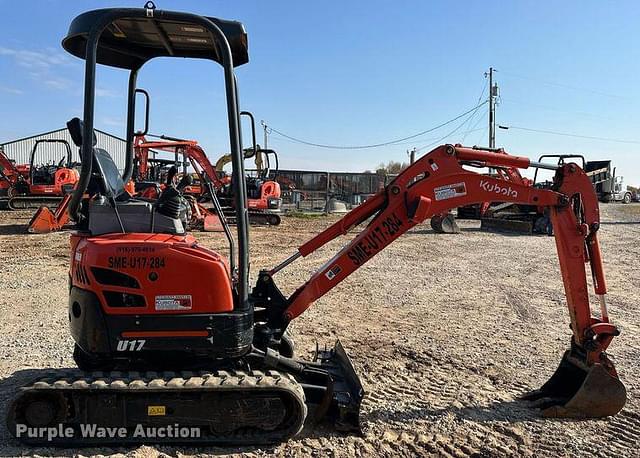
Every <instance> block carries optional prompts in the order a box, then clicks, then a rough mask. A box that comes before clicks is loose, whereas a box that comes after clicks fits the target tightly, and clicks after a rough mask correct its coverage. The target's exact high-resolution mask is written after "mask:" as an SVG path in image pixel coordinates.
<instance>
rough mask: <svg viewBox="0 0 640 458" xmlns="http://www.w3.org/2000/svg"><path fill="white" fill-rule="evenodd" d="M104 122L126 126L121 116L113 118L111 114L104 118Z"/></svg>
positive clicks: (105, 123)
mask: <svg viewBox="0 0 640 458" xmlns="http://www.w3.org/2000/svg"><path fill="white" fill-rule="evenodd" d="M102 124H104V125H105V126H116V127H122V126H124V120H123V119H121V118H111V117H109V116H105V117H104V118H102Z"/></svg>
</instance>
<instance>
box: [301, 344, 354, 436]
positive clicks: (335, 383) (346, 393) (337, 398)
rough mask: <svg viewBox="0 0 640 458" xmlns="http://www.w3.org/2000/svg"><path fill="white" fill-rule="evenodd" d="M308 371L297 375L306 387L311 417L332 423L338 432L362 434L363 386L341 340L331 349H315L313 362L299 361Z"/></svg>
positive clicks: (317, 420)
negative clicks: (361, 407)
mask: <svg viewBox="0 0 640 458" xmlns="http://www.w3.org/2000/svg"><path fill="white" fill-rule="evenodd" d="M296 362H297V363H298V364H302V365H303V366H304V367H305V369H304V371H302V373H301V374H297V378H298V381H299V382H300V384H301V385H302V387H303V388H304V392H305V397H306V400H307V404H308V405H309V407H310V409H311V410H310V416H312V415H313V418H314V419H315V421H316V422H321V421H328V422H330V423H333V424H334V426H335V428H336V429H337V430H338V431H344V432H357V433H359V432H361V429H360V406H361V404H362V399H363V398H364V394H365V393H364V389H363V388H362V383H361V382H360V379H359V377H358V374H356V371H355V369H354V368H353V365H352V364H351V360H350V359H349V356H348V355H347V353H346V351H345V350H344V348H343V347H342V344H341V343H340V341H339V340H338V341H337V342H336V344H335V347H334V348H332V349H331V350H327V349H325V350H318V349H316V357H315V359H314V361H313V362H308V361H301V360H296Z"/></svg>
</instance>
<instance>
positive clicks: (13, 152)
mask: <svg viewBox="0 0 640 458" xmlns="http://www.w3.org/2000/svg"><path fill="white" fill-rule="evenodd" d="M95 132H96V137H97V139H98V144H97V146H98V148H103V149H105V150H106V151H108V152H109V154H111V157H113V160H114V161H115V163H116V165H117V166H118V168H119V169H120V170H123V169H124V164H125V155H126V145H127V143H126V141H125V140H124V139H122V138H119V137H116V136H115V135H111V134H109V133H107V132H103V131H101V130H97V129H95ZM43 139H59V140H66V141H67V142H68V143H69V145H70V146H71V151H72V154H73V158H72V161H74V162H80V156H79V155H78V148H77V147H76V146H75V145H74V144H73V141H72V140H71V135H69V131H68V130H67V129H66V128H63V129H58V130H52V131H51V132H45V133H43V134H38V135H33V136H31V137H25V138H19V139H17V140H11V141H8V142H6V143H0V147H1V148H2V149H3V151H4V153H5V154H6V155H7V157H8V158H9V159H12V160H14V161H15V163H16V164H28V163H29V156H30V155H31V150H32V149H33V145H35V143H36V140H43ZM62 148H63V145H60V144H55V143H43V144H41V146H39V147H38V154H37V161H38V163H44V164H46V163H57V162H58V161H60V158H61V157H62V155H63V154H64V152H63V149H62Z"/></svg>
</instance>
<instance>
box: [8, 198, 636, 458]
mask: <svg viewBox="0 0 640 458" xmlns="http://www.w3.org/2000/svg"><path fill="white" fill-rule="evenodd" d="M602 213H603V224H602V229H601V236H600V237H601V244H602V251H603V255H604V262H605V270H606V274H607V281H608V287H609V297H608V300H609V304H610V315H611V317H612V319H613V320H614V321H615V322H616V323H617V324H618V325H619V326H620V328H621V329H622V335H621V336H620V337H618V338H616V339H615V340H614V342H613V344H612V345H611V347H610V353H611V355H612V356H613V357H614V358H615V361H616V365H617V368H618V371H619V373H620V376H621V379H622V380H623V382H624V383H625V385H626V387H627V390H628V394H629V400H628V403H627V406H626V407H625V409H624V410H623V411H622V412H621V413H620V414H618V415H617V416H616V417H614V418H609V419H605V420H590V421H571V420H549V419H542V418H540V417H539V416H538V415H537V414H536V412H534V411H531V410H529V409H528V408H527V407H526V405H525V404H524V403H522V402H519V401H517V397H518V395H520V394H522V393H524V392H525V391H528V390H531V389H534V388H537V387H539V386H540V385H541V384H542V383H543V382H544V381H545V380H546V378H548V376H549V375H550V374H551V373H552V372H553V370H554V369H555V367H556V365H557V364H558V362H559V360H560V357H561V355H562V352H563V350H564V349H565V348H566V347H567V344H568V342H569V338H570V331H569V329H568V322H569V319H568V316H567V311H566V307H565V305H564V294H563V291H562V283H561V280H560V274H559V269H558V264H557V261H556V255H555V245H554V241H553V238H550V237H546V236H533V237H527V236H510V235H498V234H488V233H484V232H481V231H480V230H479V229H478V224H477V223H476V222H473V221H463V222H462V226H463V228H464V232H463V233H462V234H460V235H437V234H434V233H433V232H432V231H431V230H430V229H429V228H428V226H427V225H425V226H421V227H418V228H415V229H414V230H412V231H411V232H410V233H408V234H406V235H405V236H403V237H402V238H400V239H399V240H398V241H396V242H395V243H394V244H393V245H391V246H390V247H389V248H388V249H386V250H384V251H383V252H382V253H380V254H379V255H378V256H377V257H375V258H374V259H372V260H371V261H370V262H369V263H367V264H366V265H365V266H364V267H363V268H361V269H360V270H358V271H357V272H356V273H354V274H353V275H352V276H351V277H350V278H349V279H347V280H346V281H344V282H343V283H342V284H340V285H338V286H337V287H336V288H335V289H334V290H333V291H331V292H330V293H329V294H327V295H326V296H325V297H323V298H322V299H320V300H319V301H318V302H317V303H316V304H315V305H314V306H313V307H311V308H310V309H309V310H308V311H307V312H306V313H305V314H304V315H303V316H302V317H300V318H299V319H298V320H297V321H296V322H295V323H294V324H293V325H292V333H293V336H294V338H295V340H296V344H297V348H298V353H299V354H300V355H302V356H305V355H310V354H311V349H312V348H313V347H314V345H315V342H316V340H317V341H319V342H320V343H321V344H323V343H327V344H329V345H331V344H332V343H333V342H334V341H335V339H336V338H338V337H339V338H340V339H341V340H342V342H343V344H344V346H345V347H346V349H347V351H348V352H349V354H350V355H351V357H352V358H353V360H354V364H355V366H356V369H357V371H358V373H359V374H360V376H361V378H362V381H363V384H364V386H365V390H366V391H367V396H366V398H365V402H364V406H363V412H362V418H361V421H362V424H363V425H364V433H363V436H362V437H357V436H343V435H340V434H337V433H334V432H332V431H330V430H328V429H325V428H322V427H318V428H315V429H312V430H310V431H305V432H304V433H303V435H302V436H301V437H299V438H297V439H295V440H292V441H289V442H287V443H285V444H281V445H279V446H277V447H274V448H269V449H254V448H246V449H239V450H238V449H223V448H204V449H192V448H182V447H161V448H152V447H139V448H130V449H129V448H123V449H81V450H64V449H37V450H34V449H29V448H25V447H22V446H21V445H19V444H18V443H16V442H15V441H13V440H11V439H9V437H8V433H7V431H6V429H5V428H4V427H2V429H1V430H0V456H16V455H23V454H37V455H45V456H57V455H61V456H65V455H76V456H77V455H95V454H102V455H110V454H120V456H125V455H126V456H140V457H154V456H166V455H172V456H174V455H183V456H184V455H197V456H208V455H224V454H227V453H232V454H238V453H246V454H250V455H256V456H261V455H266V454H272V453H275V454H279V455H287V456H293V455H296V456H298V455H315V456H324V455H334V456H349V455H380V456H398V455H437V456H468V455H475V456H576V457H578V456H579V457H584V456H632V455H633V456H638V454H639V453H640V452H639V451H638V450H639V446H640V401H639V400H638V396H637V392H638V389H639V388H640V387H639V382H638V381H639V380H640V359H639V356H640V337H639V336H640V333H639V329H638V328H639V325H638V320H637V316H638V314H639V307H640V301H639V300H638V299H639V298H640V269H639V268H638V259H640V244H639V243H638V240H639V239H640V205H635V204H632V205H627V206H623V205H618V204H609V205H604V204H603V205H602ZM28 219H29V215H28V214H27V213H22V212H0V253H1V254H2V257H3V262H2V263H1V264H0V285H1V291H2V295H1V296H0V314H1V316H2V322H1V323H0V329H1V331H2V332H0V377H2V378H3V381H2V382H0V386H1V387H2V388H1V389H0V396H1V398H2V399H0V405H1V407H2V410H1V411H0V415H2V416H4V404H5V401H6V400H7V399H8V398H9V397H10V396H11V395H12V391H13V389H14V388H15V386H16V384H17V383H18V382H19V381H20V377H16V376H13V377H11V375H12V374H13V373H14V372H16V371H18V370H21V369H24V368H26V367H36V368H43V367H69V366H72V365H73V361H72V359H71V348H72V340H71V338H70V337H69V335H68V330H67V318H66V315H67V311H66V308H67V304H66V301H67V264H68V252H67V251H68V233H56V234H49V235H26V234H24V231H25V225H26V223H27V222H28ZM333 219H335V218H333ZM333 219H329V218H314V219H298V218H284V221H283V224H282V225H281V226H280V227H278V228H255V229H253V230H252V234H251V238H252V256H253V257H252V259H253V261H252V273H253V274H254V275H255V274H256V273H257V272H258V270H259V269H260V268H263V267H270V266H273V265H275V264H276V263H277V262H279V261H281V260H282V259H284V258H285V257H286V256H287V255H288V254H290V253H293V251H294V250H295V247H296V246H298V245H299V244H301V243H302V242H304V241H306V240H308V239H309V238H310V237H311V236H313V235H314V234H315V233H317V232H318V231H320V230H322V229H323V228H324V227H326V226H327V225H328V224H329V223H330V222H331V220H333ZM199 237H200V239H201V240H202V242H203V243H205V244H207V245H213V246H218V247H219V248H220V249H223V247H224V244H223V243H222V242H221V240H220V238H219V236H218V235H216V234H200V235H199ZM345 240H346V239H341V240H338V241H335V242H333V243H331V244H329V245H328V246H327V247H325V248H323V249H321V250H319V252H318V253H317V254H314V255H312V256H310V257H309V258H306V259H302V260H299V261H298V262H296V263H295V264H293V265H292V266H290V267H289V268H288V269H286V270H285V271H283V272H281V273H279V274H278V276H277V280H278V283H279V285H280V286H281V287H282V288H283V289H284V290H285V291H286V292H287V293H290V292H292V291H293V290H294V289H295V287H296V286H297V285H299V284H300V283H302V282H303V281H304V280H305V279H306V278H307V277H308V276H309V275H310V274H311V273H312V272H313V270H314V269H315V268H316V267H318V266H319V265H320V264H321V263H322V262H323V260H324V259H327V258H329V257H330V256H331V255H332V254H333V253H334V252H335V251H336V250H337V249H338V248H339V247H340V246H341V244H344V243H345Z"/></svg>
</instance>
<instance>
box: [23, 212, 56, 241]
mask: <svg viewBox="0 0 640 458" xmlns="http://www.w3.org/2000/svg"><path fill="white" fill-rule="evenodd" d="M60 229H61V227H60V224H58V221H57V220H56V216H55V215H54V214H53V212H52V211H51V210H49V208H48V207H40V208H38V210H37V211H36V213H35V214H34V215H33V217H32V218H31V221H29V226H28V228H27V231H28V232H29V233H30V234H48V233H49V232H53V231H59V230H60Z"/></svg>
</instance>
